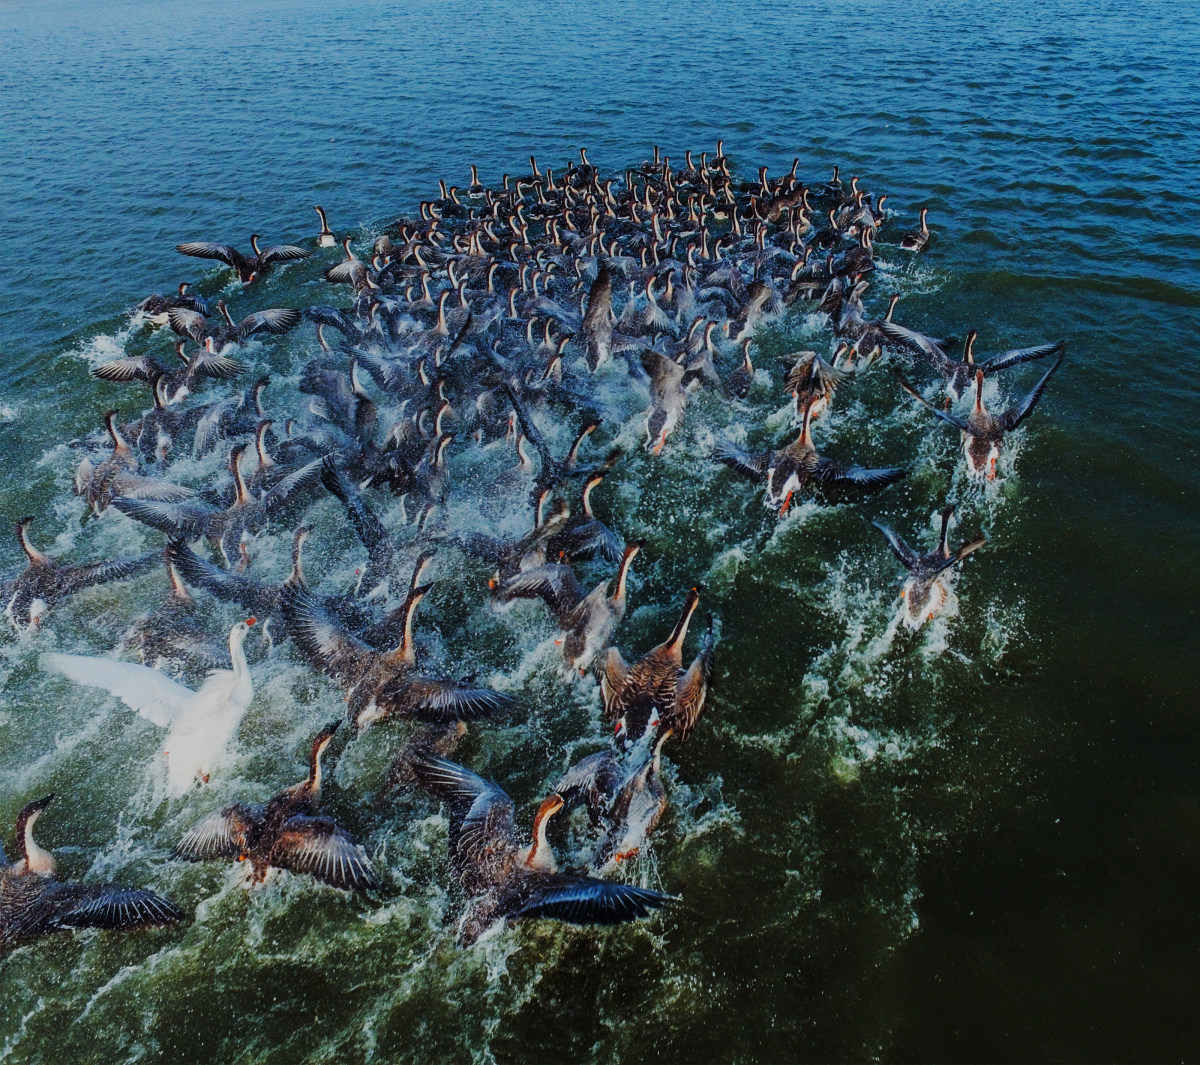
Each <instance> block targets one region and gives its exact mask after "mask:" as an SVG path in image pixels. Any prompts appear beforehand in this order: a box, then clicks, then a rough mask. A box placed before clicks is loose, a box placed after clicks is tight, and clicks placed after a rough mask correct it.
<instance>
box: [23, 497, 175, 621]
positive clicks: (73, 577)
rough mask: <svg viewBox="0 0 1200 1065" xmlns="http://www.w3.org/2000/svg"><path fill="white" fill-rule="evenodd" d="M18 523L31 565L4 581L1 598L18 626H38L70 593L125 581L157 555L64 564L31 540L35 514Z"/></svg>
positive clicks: (150, 552) (144, 568)
mask: <svg viewBox="0 0 1200 1065" xmlns="http://www.w3.org/2000/svg"><path fill="white" fill-rule="evenodd" d="M15 524H16V531H17V540H18V541H19V542H20V544H21V550H22V551H24V552H25V558H26V559H27V565H26V566H25V568H24V569H23V570H21V571H20V572H18V573H16V574H15V575H10V576H8V577H6V578H4V579H3V580H0V599H2V600H3V602H4V616H5V617H6V618H8V619H9V621H10V622H12V624H13V625H14V626H16V627H17V628H24V627H26V626H31V627H34V628H36V627H38V626H39V625H40V624H41V619H42V618H43V617H44V616H45V615H46V614H47V613H48V612H49V611H50V610H52V609H53V608H54V607H55V606H57V605H58V604H59V603H61V602H62V601H63V600H64V599H66V598H67V596H69V595H73V594H74V593H76V592H81V591H83V589H85V588H91V587H92V586H93V585H96V584H106V583H108V582H109V581H119V580H124V579H125V578H126V577H132V576H134V575H135V574H138V573H141V572H143V571H144V570H147V569H149V568H150V567H151V566H152V565H153V564H154V560H155V557H156V554H157V553H156V552H154V551H148V552H146V553H145V554H143V555H138V556H136V557H134V558H114V559H104V560H102V561H100V562H86V563H81V564H76V565H63V564H62V563H61V562H59V560H58V559H55V558H50V557H49V556H48V555H45V554H43V553H42V552H41V551H39V550H38V549H37V548H36V547H34V546H33V542H32V541H31V540H30V539H29V526H30V525H32V524H33V518H32V517H24V518H21V519H20V520H18V521H17V522H16V523H15Z"/></svg>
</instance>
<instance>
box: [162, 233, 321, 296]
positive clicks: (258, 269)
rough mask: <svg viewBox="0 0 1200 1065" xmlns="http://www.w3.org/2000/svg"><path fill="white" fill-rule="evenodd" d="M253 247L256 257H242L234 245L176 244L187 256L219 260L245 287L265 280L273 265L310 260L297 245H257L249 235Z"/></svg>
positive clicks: (201, 242) (305, 252) (253, 237)
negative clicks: (228, 267)
mask: <svg viewBox="0 0 1200 1065" xmlns="http://www.w3.org/2000/svg"><path fill="white" fill-rule="evenodd" d="M250 247H251V248H253V249H254V254H253V255H243V254H242V253H241V252H240V251H238V250H237V248H235V247H233V246H232V245H231V244H213V243H211V242H210V241H206V240H192V241H188V242H186V243H184V244H176V245H175V250H176V251H178V252H182V253H183V254H184V255H191V256H193V257H195V258H197V259H217V260H218V261H220V262H223V263H225V264H226V265H227V266H231V267H232V268H233V269H234V270H236V271H237V274H238V279H239V280H240V281H241V282H242V284H243V285H248V284H250V282H252V281H254V280H255V279H256V278H259V277H262V276H263V274H265V273H266V272H267V270H268V269H270V267H271V265H272V264H273V263H289V262H295V261H296V260H297V259H307V258H308V257H309V256H310V255H311V254H312V252H310V251H306V250H305V249H304V248H298V247H296V245H294V244H276V245H273V246H272V247H270V248H260V247H259V246H258V234H257V233H251V234H250Z"/></svg>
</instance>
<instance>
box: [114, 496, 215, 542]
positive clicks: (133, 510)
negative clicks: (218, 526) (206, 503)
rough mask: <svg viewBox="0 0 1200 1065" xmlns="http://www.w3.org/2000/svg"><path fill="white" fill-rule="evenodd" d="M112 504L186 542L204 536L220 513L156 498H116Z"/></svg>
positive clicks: (122, 511)
mask: <svg viewBox="0 0 1200 1065" xmlns="http://www.w3.org/2000/svg"><path fill="white" fill-rule="evenodd" d="M112 505H113V506H114V507H116V508H117V510H119V511H120V512H121V513H122V514H128V515H129V517H131V518H133V519H134V520H135V521H140V522H141V523H142V524H143V525H149V526H150V528H152V529H161V530H162V531H163V532H165V533H168V534H169V535H171V536H174V537H177V538H180V539H187V540H197V539H199V538H200V537H201V536H204V535H205V534H206V533H207V532H208V531H209V529H211V528H212V520H213V518H214V517H216V516H217V515H218V514H219V513H220V511H215V510H209V509H207V508H205V507H200V506H197V505H196V504H195V503H163V502H160V501H159V500H155V499H127V498H125V496H118V497H117V498H116V499H114V500H113V501H112Z"/></svg>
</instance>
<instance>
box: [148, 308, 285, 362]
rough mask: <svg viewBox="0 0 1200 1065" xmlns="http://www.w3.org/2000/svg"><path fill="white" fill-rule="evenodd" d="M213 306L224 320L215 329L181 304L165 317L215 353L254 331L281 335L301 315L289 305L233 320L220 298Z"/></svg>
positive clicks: (173, 325) (176, 331)
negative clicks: (215, 306)
mask: <svg viewBox="0 0 1200 1065" xmlns="http://www.w3.org/2000/svg"><path fill="white" fill-rule="evenodd" d="M217 310H218V311H220V313H221V317H222V318H223V319H224V320H225V324H224V325H222V326H219V327H217V328H215V329H214V328H213V327H212V325H210V324H209V320H208V319H207V318H206V317H205V316H204V315H203V314H201V313H200V312H199V311H193V310H188V309H186V308H182V307H176V308H174V309H173V310H171V311H170V312H169V313H168V315H167V319H168V321H169V322H170V324H171V329H172V330H173V331H174V332H175V333H177V334H178V335H179V336H181V337H190V338H191V339H192V340H194V341H195V342H196V343H197V344H200V345H202V346H204V347H205V348H206V350H208V351H209V354H215V353H217V352H219V351H222V350H223V349H224V348H226V347H228V346H229V345H230V344H241V343H243V342H244V341H246V340H248V339H249V338H250V337H252V336H254V335H255V334H256V333H271V334H273V335H274V336H282V335H283V334H284V333H289V332H291V331H292V330H293V329H295V328H296V326H298V325H299V324H300V320H301V317H302V316H301V313H300V312H299V311H298V310H296V309H295V308H293V307H271V308H269V309H268V310H265V311H254V312H253V313H252V314H248V315H246V317H245V318H243V319H242V320H241V321H240V322H235V321H234V320H233V316H232V315H231V314H230V313H229V308H228V307H226V306H225V301H224V300H217ZM210 343H211V348H209V344H210Z"/></svg>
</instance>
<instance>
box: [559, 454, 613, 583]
mask: <svg viewBox="0 0 1200 1065" xmlns="http://www.w3.org/2000/svg"><path fill="white" fill-rule="evenodd" d="M608 472H609V471H608V470H596V472H595V473H593V474H591V475H590V476H589V477H588V478H587V480H586V481H584V483H583V491H582V492H581V493H580V496H579V512H578V513H575V514H572V515H571V516H570V517H569V518H568V519H567V522H566V524H565V525H564V526H563V527H562V528H561V529H560V530H559V531H558V532H556V533H555V534H554V535H553V536H551V537H550V539H549V541H548V542H547V544H546V554H547V555H548V556H549V557H550V558H553V559H558V560H561V561H563V562H567V563H575V562H587V561H589V560H591V559H594V558H602V559H604V560H605V561H607V562H620V561H621V553H622V552H623V551H624V549H625V544H624V541H622V539H621V538H620V537H619V536H618V535H617V534H616V533H615V532H613V531H612V529H610V528H609V527H608V526H607V525H605V524H604V522H602V521H601V520H600V519H599V518H597V517H596V515H595V514H594V513H592V492H593V491H594V490H595V488H596V486H597V485H600V484H602V483H603V482H604V479H605V478H606V477H607V476H608Z"/></svg>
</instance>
